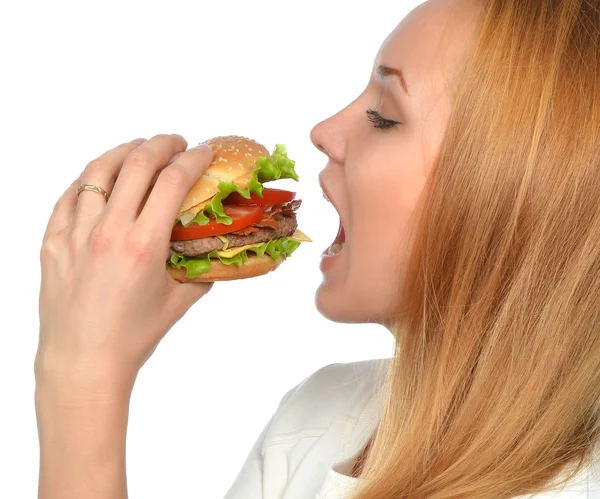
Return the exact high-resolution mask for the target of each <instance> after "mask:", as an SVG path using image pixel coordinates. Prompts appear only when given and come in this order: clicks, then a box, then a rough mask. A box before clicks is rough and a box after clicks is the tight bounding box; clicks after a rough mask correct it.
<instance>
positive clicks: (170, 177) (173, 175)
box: [160, 164, 187, 187]
mask: <svg viewBox="0 0 600 499" xmlns="http://www.w3.org/2000/svg"><path fill="white" fill-rule="evenodd" d="M160 177H161V178H162V181H163V182H165V183H167V184H168V185H172V186H175V187H180V186H182V185H184V184H185V183H186V178H187V175H186V173H185V172H184V170H183V168H181V167H179V166H176V165H175V164H173V165H170V166H168V167H167V168H165V169H164V170H163V171H162V173H161V174H160Z"/></svg>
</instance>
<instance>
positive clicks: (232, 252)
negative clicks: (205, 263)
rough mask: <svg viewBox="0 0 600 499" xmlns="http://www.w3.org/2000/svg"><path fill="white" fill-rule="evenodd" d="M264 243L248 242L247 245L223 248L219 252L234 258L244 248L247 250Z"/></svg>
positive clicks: (224, 256)
mask: <svg viewBox="0 0 600 499" xmlns="http://www.w3.org/2000/svg"><path fill="white" fill-rule="evenodd" d="M263 244H265V243H255V244H246V246H238V247H237V248H231V249H227V250H221V251H219V252H218V253H219V256H222V257H223V258H233V257H234V256H235V255H237V254H238V253H241V252H242V251H244V250H247V249H249V248H258V247H259V246H262V245H263Z"/></svg>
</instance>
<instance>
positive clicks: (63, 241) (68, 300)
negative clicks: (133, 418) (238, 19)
mask: <svg viewBox="0 0 600 499" xmlns="http://www.w3.org/2000/svg"><path fill="white" fill-rule="evenodd" d="M186 147H187V142H186V141H185V139H184V138H183V137H181V136H179V135H165V134H160V135H156V136H154V137H152V138H151V139H150V140H148V141H145V142H143V143H142V144H141V145H140V144H139V142H138V143H136V142H130V143H124V144H121V145H119V146H118V147H115V148H114V149H111V150H109V151H107V152H105V153H104V154H102V155H101V156H100V157H99V158H97V159H95V160H93V161H91V162H90V163H89V164H88V165H87V166H86V168H85V170H84V171H83V173H82V174H81V175H80V177H79V178H78V179H77V180H75V182H73V184H71V186H70V187H69V188H68V189H67V190H66V191H65V193H64V194H63V195H62V197H61V198H60V199H59V200H58V202H57V203H56V206H55V207H54V211H53V213H52V215H51V217H50V220H49V222H48V226H47V228H46V232H45V234H44V238H43V243H42V247H41V252H40V261H41V271H42V272H41V273H42V279H41V286H40V300H39V313H40V337H39V346H38V351H37V355H36V359H35V373H36V377H37V378H39V377H40V376H41V375H42V373H44V374H45V373H47V372H52V373H54V374H58V375H66V374H65V373H71V375H72V373H73V372H77V376H79V375H81V374H82V373H89V375H90V376H98V375H100V374H101V373H102V375H104V374H107V373H110V375H111V376H117V377H119V378H120V379H119V380H118V381H132V382H133V380H135V377H136V376H137V373H138V371H139V369H140V368H141V366H142V365H143V364H144V362H145V361H146V360H147V359H148V358H149V357H150V355H152V352H153V351H154V350H155V348H156V347H157V345H158V343H159V342H160V340H161V339H162V338H163V337H164V335H165V334H166V333H167V331H168V330H169V329H170V328H171V326H172V325H173V324H174V323H175V322H177V321H178V320H179V319H180V318H181V317H182V316H183V315H184V314H185V312H186V311H187V310H188V309H189V307H190V306H191V305H192V304H193V303H195V302H196V301H197V300H198V299H199V298H201V297H202V296H203V295H205V294H206V293H207V292H208V291H209V289H210V287H211V286H212V284H205V283H185V284H182V283H179V282H177V281H175V280H174V279H172V278H171V277H170V276H169V274H168V273H167V271H166V268H165V265H166V261H167V258H168V255H169V241H170V234H171V229H172V227H173V221H174V220H175V218H176V216H177V214H178V213H179V208H180V207H181V204H182V202H183V199H184V197H185V195H186V194H187V192H188V191H189V190H190V189H191V187H192V185H193V184H194V183H195V182H196V181H197V180H198V179H199V178H200V176H201V175H202V174H203V173H204V171H205V170H206V168H208V166H209V164H210V162H211V160H212V157H213V153H212V151H211V149H210V148H209V147H208V146H206V145H204V144H202V145H201V146H199V147H200V148H199V149H195V148H192V149H189V150H187V151H186ZM169 159H171V161H172V162H171V163H169ZM82 184H94V185H98V186H100V187H102V188H103V189H104V190H106V192H107V193H108V201H107V200H106V199H105V197H104V195H102V194H99V193H97V192H91V191H82V192H81V193H80V194H79V196H78V195H77V193H76V190H77V187H78V186H79V185H82Z"/></svg>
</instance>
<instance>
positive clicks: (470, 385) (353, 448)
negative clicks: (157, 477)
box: [35, 0, 600, 499]
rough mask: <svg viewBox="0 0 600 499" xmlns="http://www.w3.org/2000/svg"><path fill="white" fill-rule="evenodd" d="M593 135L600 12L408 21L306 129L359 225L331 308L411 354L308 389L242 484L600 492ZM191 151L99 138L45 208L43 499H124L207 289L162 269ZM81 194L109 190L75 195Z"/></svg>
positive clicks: (256, 490) (165, 140)
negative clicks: (151, 394) (359, 88)
mask: <svg viewBox="0 0 600 499" xmlns="http://www.w3.org/2000/svg"><path fill="white" fill-rule="evenodd" d="M599 130H600V3H599V2H598V1H597V0H563V1H562V2H557V1H556V0H535V1H529V0H429V1H427V2H425V3H424V4H422V5H420V6H419V7H418V8H416V9H415V10H414V11H413V12H412V13H411V14H410V15H409V16H407V17H406V18H405V19H404V20H403V21H402V22H401V23H400V24H399V25H398V27H397V28H396V29H395V30H394V31H393V32H392V33H391V34H390V36H389V37H388V38H387V39H386V41H385V42H384V43H383V45H382V47H381V49H380V51H379V53H378V55H377V57H376V60H375V65H374V70H373V74H372V77H371V80H370V81H369V84H368V86H367V87H366V89H365V90H364V92H363V93H362V94H361V95H359V96H358V97H357V99H356V100H355V101H354V102H352V103H350V104H349V105H348V106H347V107H346V108H345V109H343V110H342V111H340V112H339V113H338V114H336V115H335V116H332V117H331V118H329V119H328V120H326V121H324V122H322V123H320V124H319V125H317V126H316V127H315V128H314V129H313V131H312V140H313V142H314V144H315V145H316V147H318V148H319V149H320V150H321V151H323V152H324V153H325V154H326V155H327V157H328V160H329V161H328V164H327V166H326V168H325V169H324V170H323V172H322V173H321V177H320V180H321V183H322V186H323V188H324V191H325V192H326V195H327V196H328V198H329V199H330V200H331V201H332V203H333V204H334V205H335V207H336V209H337V210H338V212H339V214H340V218H341V221H342V223H343V227H344V233H345V242H344V244H343V248H342V249H341V251H339V252H338V250H339V249H340V247H339V246H336V247H334V248H333V249H332V251H331V254H333V255H335V256H330V257H326V258H325V259H324V261H323V263H322V271H323V277H324V279H323V284H322V285H321V286H320V287H319V289H318V291H317V306H318V308H319V310H320V311H321V312H322V313H323V314H324V315H325V316H326V317H328V318H330V319H332V320H334V321H339V322H378V323H381V324H383V325H385V326H387V327H388V328H389V330H390V331H391V332H392V334H393V335H394V338H395V341H396V350H395V355H394V356H393V358H392V359H390V361H389V365H387V363H386V362H382V363H381V364H379V365H378V363H374V362H373V363H370V362H366V363H365V362H362V363H355V364H346V365H339V364H336V365H332V366H327V367H325V368H323V369H321V370H319V371H318V372H316V373H315V374H313V375H312V376H310V377H309V378H308V379H307V380H305V381H304V382H303V383H301V384H300V385H298V386H297V387H294V388H293V389H291V390H290V391H289V392H288V393H287V394H286V395H285V396H284V397H283V399H282V402H281V404H280V406H279V409H278V411H277V412H276V413H275V414H274V416H273V418H272V419H271V421H270V422H269V424H268V425H267V426H266V427H265V430H264V431H263V433H262V434H261V435H260V436H259V438H258V440H257V442H256V445H255V447H254V448H253V449H252V450H251V452H250V455H249V456H248V459H247V461H246V463H245V464H244V467H243V469H242V470H241V472H240V474H239V476H238V478H237V480H236V481H235V483H234V484H233V485H232V487H231V490H230V491H229V493H228V494H227V498H228V499H239V498H248V499H258V498H263V499H274V498H285V499H292V498H301V497H302V498H308V497H317V498H340V497H351V498H352V499H375V498H378V499H381V498H392V497H403V498H409V497H410V498H411V499H415V498H419V499H424V498H428V499H431V498H435V499H442V498H443V499H446V498H447V499H450V498H453V499H455V498H498V497H506V498H508V497H517V496H523V495H526V494H534V495H536V497H556V495H551V496H550V495H545V494H544V491H548V490H550V489H553V488H554V489H555V490H560V489H561V488H562V487H563V486H565V485H566V486H567V487H566V488H563V490H562V493H560V494H559V495H560V496H562V494H564V497H565V498H566V497H573V492H569V491H577V492H578V493H579V494H578V495H577V497H593V495H592V494H593V493H594V492H592V491H593V490H600V481H594V480H593V476H592V474H593V473H594V472H595V469H594V464H597V460H598V457H595V456H594V451H595V449H597V445H596V444H598V442H599V440H600V435H599V433H600V432H599V430H600V317H599V316H600V313H599V312H598V311H599V308H598V305H597V304H598V302H599V301H600V279H599V278H598V276H599V275H600V203H599V202H598V192H600V140H599ZM186 147H187V144H186V142H185V140H184V139H183V138H182V137H179V136H167V135H158V136H155V137H153V138H151V139H150V140H148V141H145V142H143V143H141V142H132V143H126V144H122V145H120V146H118V147H116V148H115V149H112V150H110V151H108V152H106V153H105V154H103V155H102V156H101V157H100V158H98V159H97V160H95V161H92V162H90V164H89V165H88V166H87V167H86V169H85V170H84V172H83V173H82V175H81V176H80V178H78V179H77V180H76V181H75V182H74V183H73V184H72V185H71V187H69V188H68V189H67V191H66V192H65V194H64V195H63V196H62V197H61V199H60V200H59V201H58V203H57V205H56V208H55V210H54V212H53V214H52V216H51V217H50V220H49V223H48V227H47V231H46V234H45V236H44V242H43V245H42V250H41V263H42V285H41V292H40V323H41V331H40V343H39V349H38V354H37V356H36V361H35V371H36V380H37V389H36V410H37V416H38V427H39V436H40V446H41V463H40V483H39V490H40V495H39V496H40V497H41V498H44V499H50V498H58V497H60V498H65V499H66V498H75V497H78V498H79V497H89V498H94V499H101V498H102V499H104V498H111V499H114V498H122V497H126V494H127V492H126V479H125V457H124V455H125V453H124V451H125V445H124V443H125V434H126V425H127V412H128V403H129V397H130V394H131V390H132V388H133V385H134V381H135V377H136V375H137V372H138V370H139V369H140V367H141V366H142V365H143V363H144V362H145V361H146V360H147V358H148V357H149V356H150V355H151V354H152V352H153V350H154V349H155V348H156V346H157V344H158V342H159V340H160V339H161V338H162V337H163V336H164V335H165V334H166V332H167V331H168V329H169V328H170V327H171V326H172V325H173V324H174V323H175V322H176V321H177V320H178V319H179V318H181V316H182V315H183V314H184V313H185V312H186V310H187V309H188V308H189V307H190V306H191V305H192V304H193V303H194V302H195V301H197V300H198V299H199V298H200V297H202V296H203V295H204V294H206V293H207V292H208V291H209V289H210V285H197V284H178V283H176V282H174V281H172V280H170V279H169V277H168V276H167V275H166V273H163V272H159V270H160V268H161V267H163V266H164V261H165V257H166V254H167V251H168V240H169V234H170V230H171V222H172V220H173V219H174V217H175V215H176V213H177V210H178V208H179V206H180V202H181V200H182V199H183V197H184V195H185V193H186V192H187V190H188V189H189V188H190V187H191V185H193V183H194V182H195V180H196V179H197V178H198V177H199V176H200V175H201V174H202V172H203V171H204V169H206V167H207V166H208V164H209V163H210V160H211V157H212V152H211V151H210V150H208V149H207V148H205V147H199V148H198V149H190V150H187V151H186ZM165 165H167V166H166V167H165ZM157 172H160V174H159V175H158V177H157V180H156V183H155V184H154V185H153V187H152V188H151V192H150V195H149V197H148V201H147V202H146V204H145V205H144V207H143V209H142V210H141V211H140V205H141V202H142V200H143V198H144V197H145V195H146V194H147V190H148V189H149V188H150V187H151V185H152V181H153V177H154V176H155V174H156V173H157ZM115 179H116V182H115ZM81 184H91V185H98V186H101V187H102V188H104V189H105V190H106V191H107V192H108V194H109V199H108V202H107V201H106V199H105V197H104V196H102V195H99V194H98V193H97V192H88V191H83V192H82V193H81V195H80V196H77V194H76V190H77V187H78V186H79V185H81ZM113 184H114V185H113ZM138 211H139V213H138ZM142 290H143V292H142ZM100 296H102V297H103V299H102V300H100V299H99V297H100ZM125 332H126V334H124V333H125ZM84 333H85V334H84ZM377 367H384V368H385V369H382V370H381V372H382V373H384V372H385V373H386V376H385V383H384V384H380V381H382V378H380V377H379V376H377V374H378V373H379V371H380V370H379V369H378V368H377ZM350 386H351V389H350V388H349V387H350ZM384 387H385V390H383V388H384ZM340 449H343V450H344V451H346V453H345V454H343V453H340V452H341V451H340ZM338 451H340V452H338ZM341 455H344V456H345V457H346V458H347V459H343V460H340V459H339V457H340V456H341Z"/></svg>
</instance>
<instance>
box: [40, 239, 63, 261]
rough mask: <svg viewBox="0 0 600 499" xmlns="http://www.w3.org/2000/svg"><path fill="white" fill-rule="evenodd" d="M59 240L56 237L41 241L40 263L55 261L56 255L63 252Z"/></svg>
mask: <svg viewBox="0 0 600 499" xmlns="http://www.w3.org/2000/svg"><path fill="white" fill-rule="evenodd" d="M61 242H62V241H61V239H60V238H58V237H57V236H56V235H51V236H48V237H47V238H46V239H45V240H44V241H42V246H41V248H40V261H41V262H42V263H43V262H46V261H49V260H56V258H57V257H58V255H60V254H61V253H62V252H63V248H62V244H61Z"/></svg>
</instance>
